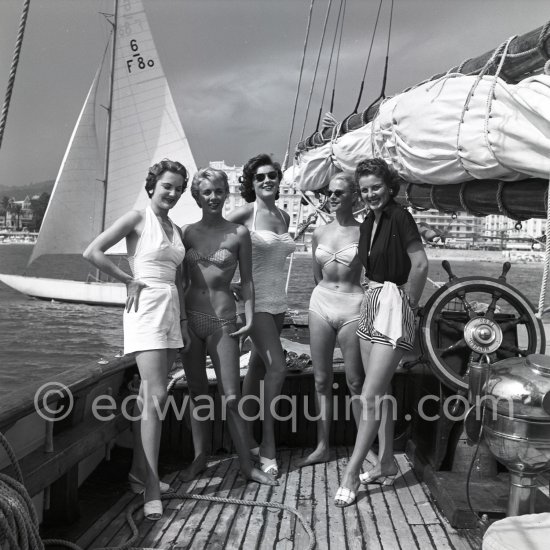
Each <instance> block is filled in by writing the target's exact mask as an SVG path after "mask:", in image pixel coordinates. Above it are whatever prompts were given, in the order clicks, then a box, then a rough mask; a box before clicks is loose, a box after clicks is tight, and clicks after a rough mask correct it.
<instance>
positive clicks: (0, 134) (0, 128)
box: [0, 0, 31, 147]
mask: <svg viewBox="0 0 550 550" xmlns="http://www.w3.org/2000/svg"><path fill="white" fill-rule="evenodd" d="M30 5H31V0H25V1H24V3H23V11H22V12H21V20H20V21H19V30H18V31H17V38H16V40H15V49H14V51H13V58H12V61H11V68H10V76H9V79H8V87H7V88H6V95H5V97H4V105H3V106H2V117H1V119H0V147H2V140H3V139H4V130H5V129H6V122H7V120H8V111H9V108H10V102H11V94H12V92H13V86H14V83H15V73H16V72H17V66H18V64H19V54H20V53H21V46H22V45H23V36H24V35H25V26H26V24H27V16H28V15H29V8H30Z"/></svg>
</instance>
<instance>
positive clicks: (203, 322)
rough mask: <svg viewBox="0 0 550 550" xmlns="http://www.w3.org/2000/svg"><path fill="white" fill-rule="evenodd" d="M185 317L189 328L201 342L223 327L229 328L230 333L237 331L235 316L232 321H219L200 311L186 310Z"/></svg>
mask: <svg viewBox="0 0 550 550" xmlns="http://www.w3.org/2000/svg"><path fill="white" fill-rule="evenodd" d="M187 317H188V319H189V328H190V329H191V330H192V331H193V333H194V334H195V336H197V338H200V339H201V340H206V339H207V338H208V337H209V336H212V334H214V333H215V332H217V331H218V330H220V329H222V328H223V327H229V328H230V332H234V331H235V330H237V316H235V317H233V318H232V319H220V318H219V317H216V316H215V315H210V314H208V313H203V312H202V311H193V310H187Z"/></svg>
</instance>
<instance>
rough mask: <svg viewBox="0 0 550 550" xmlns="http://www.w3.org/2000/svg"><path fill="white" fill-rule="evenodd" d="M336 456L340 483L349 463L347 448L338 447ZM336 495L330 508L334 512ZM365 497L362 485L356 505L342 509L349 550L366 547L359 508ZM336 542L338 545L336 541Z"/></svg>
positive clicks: (360, 549)
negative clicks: (359, 503)
mask: <svg viewBox="0 0 550 550" xmlns="http://www.w3.org/2000/svg"><path fill="white" fill-rule="evenodd" d="M336 456H337V457H338V460H337V463H336V464H337V467H338V479H339V481H341V480H342V478H343V477H344V471H345V469H346V465H347V462H348V452H347V449H346V448H345V447H338V448H337V449H336ZM338 485H340V483H338ZM335 494H336V493H333V498H332V502H331V503H330V506H332V508H333V509H334V510H337V507H336V505H335V504H334V495H335ZM365 496H366V495H365V494H364V491H363V486H362V485H360V486H359V490H358V493H357V500H356V501H355V504H353V505H352V506H348V507H346V508H343V509H342V512H343V515H344V530H345V533H346V542H347V544H348V548H349V550H362V548H364V545H365V542H364V533H363V528H362V525H361V519H360V517H359V516H360V511H359V508H358V502H359V501H360V500H363V499H364V498H365ZM329 513H330V512H329ZM334 542H335V544H336V541H334Z"/></svg>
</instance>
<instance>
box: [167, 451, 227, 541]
mask: <svg viewBox="0 0 550 550" xmlns="http://www.w3.org/2000/svg"><path fill="white" fill-rule="evenodd" d="M231 462H232V460H231V458H230V457H227V458H224V459H223V460H221V461H220V464H219V466H218V468H216V471H215V473H214V475H213V476H212V477H211V478H210V481H209V483H208V484H207V485H206V486H205V487H204V488H203V490H202V491H201V493H200V494H203V495H213V496H215V495H216V494H217V492H218V491H219V489H220V487H221V486H222V484H223V482H224V478H225V475H226V473H227V470H228V469H229V468H230V467H231ZM203 475H204V474H203ZM210 506H211V503H210V502H209V501H204V500H196V501H194V506H193V508H192V510H191V512H190V513H189V515H188V516H187V518H186V521H185V523H184V525H183V528H182V529H181V531H180V532H179V534H178V536H177V539H176V540H177V542H178V548H182V549H183V548H193V544H192V541H193V538H194V537H195V535H196V533H197V532H198V530H199V529H200V528H201V527H202V522H203V519H204V517H205V515H206V513H207V511H208V508H209V507H210ZM181 515H182V514H181V511H180V514H178V516H181Z"/></svg>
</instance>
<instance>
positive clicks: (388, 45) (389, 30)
mask: <svg viewBox="0 0 550 550" xmlns="http://www.w3.org/2000/svg"><path fill="white" fill-rule="evenodd" d="M392 20H393V0H391V8H390V25H389V28H388V44H387V46H386V63H385V65H384V78H383V79H382V90H381V91H380V97H381V98H382V97H386V80H387V78H388V65H389V58H390V41H391V24H392Z"/></svg>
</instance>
